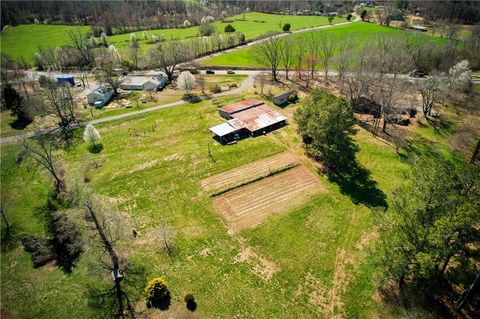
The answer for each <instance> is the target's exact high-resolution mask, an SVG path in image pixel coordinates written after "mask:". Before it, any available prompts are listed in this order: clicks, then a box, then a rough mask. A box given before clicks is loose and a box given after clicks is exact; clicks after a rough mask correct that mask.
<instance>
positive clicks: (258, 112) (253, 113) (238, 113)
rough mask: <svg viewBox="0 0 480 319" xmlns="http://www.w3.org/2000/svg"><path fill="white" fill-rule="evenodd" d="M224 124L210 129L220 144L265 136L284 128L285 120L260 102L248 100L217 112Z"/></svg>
mask: <svg viewBox="0 0 480 319" xmlns="http://www.w3.org/2000/svg"><path fill="white" fill-rule="evenodd" d="M219 113H220V115H221V116H222V117H223V118H225V119H227V120H228V121H227V122H226V123H222V124H220V125H216V126H214V127H211V128H210V131H211V132H212V133H213V134H214V138H215V139H217V140H218V141H219V142H221V143H227V142H230V141H232V140H238V139H240V138H242V137H246V136H255V135H259V134H265V133H267V132H269V131H272V130H275V129H277V128H280V127H282V126H284V125H285V124H286V122H287V118H286V117H285V116H283V115H282V114H280V113H278V112H277V111H275V110H274V109H272V108H271V107H268V106H266V105H265V104H263V102H261V101H255V100H248V101H243V102H239V103H234V104H230V105H227V106H225V107H223V108H221V109H220V110H219Z"/></svg>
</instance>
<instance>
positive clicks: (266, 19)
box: [0, 12, 345, 63]
mask: <svg viewBox="0 0 480 319" xmlns="http://www.w3.org/2000/svg"><path fill="white" fill-rule="evenodd" d="M226 21H227V22H221V21H217V22H215V23H214V25H215V27H216V29H217V31H218V32H219V33H221V34H223V35H225V32H224V30H225V26H226V25H228V24H231V25H232V26H233V27H234V28H235V30H236V33H242V34H244V35H245V37H246V39H247V40H250V39H253V38H256V37H259V36H261V35H264V34H267V33H269V32H272V31H273V32H282V26H283V24H285V23H290V24H291V30H298V29H304V28H308V27H313V26H320V25H326V24H328V19H327V18H326V17H321V16H292V15H280V14H268V13H260V12H249V13H246V14H245V20H244V15H243V14H240V15H236V16H233V17H229V18H227V19H226ZM339 21H340V22H343V21H345V19H344V18H338V17H336V18H335V19H334V23H337V22H339ZM71 30H81V31H83V32H88V31H89V30H90V27H88V26H66V25H41V24H27V25H19V26H15V27H8V28H7V29H6V30H5V31H4V32H3V33H2V36H1V38H0V39H1V40H0V41H1V42H0V43H1V52H3V53H5V54H8V55H10V56H11V57H12V58H14V59H16V60H20V59H21V58H23V59H24V60H25V62H26V63H32V55H33V53H35V52H36V51H37V50H38V47H39V46H44V47H57V46H61V45H65V44H68V43H69V42H70V40H69V38H68V32H69V31H71ZM146 31H147V34H148V37H147V39H144V38H143V31H137V32H133V33H135V35H136V36H137V39H138V43H139V44H140V51H141V52H142V53H143V54H145V53H146V52H147V51H148V49H149V48H150V47H152V46H153V44H148V43H147V42H148V41H149V40H150V38H151V36H152V35H154V34H155V35H157V36H163V38H164V39H165V40H167V41H169V40H171V39H186V38H190V37H196V36H198V35H199V32H198V26H194V27H189V28H170V29H154V30H146ZM108 43H109V44H111V45H114V46H115V47H116V48H117V49H119V50H120V52H121V53H122V54H127V53H128V46H129V44H130V33H125V34H119V35H113V36H110V37H108ZM127 56H128V55H125V57H124V58H127Z"/></svg>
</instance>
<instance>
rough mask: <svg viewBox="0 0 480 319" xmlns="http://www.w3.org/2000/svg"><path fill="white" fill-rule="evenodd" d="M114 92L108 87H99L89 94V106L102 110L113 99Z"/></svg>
mask: <svg viewBox="0 0 480 319" xmlns="http://www.w3.org/2000/svg"><path fill="white" fill-rule="evenodd" d="M112 95H113V90H112V89H111V88H110V87H108V86H99V87H97V88H95V89H93V90H90V91H89V92H88V93H87V101H88V104H90V105H93V106H95V108H97V109H99V108H102V107H103V106H104V105H105V104H106V103H107V102H108V101H110V99H111V98H112Z"/></svg>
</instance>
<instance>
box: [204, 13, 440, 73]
mask: <svg viewBox="0 0 480 319" xmlns="http://www.w3.org/2000/svg"><path fill="white" fill-rule="evenodd" d="M311 32H316V33H323V32H325V33H326V34H327V35H328V36H331V37H335V38H337V39H338V41H342V37H346V36H353V37H354V38H355V40H357V41H359V43H360V45H361V46H363V45H368V41H369V39H371V37H372V36H374V35H376V34H402V33H403V32H407V31H402V30H399V29H394V28H389V27H384V26H380V25H378V24H373V23H366V22H355V23H351V24H346V25H341V26H335V27H332V28H325V29H322V30H316V31H311ZM303 35H304V34H294V35H292V37H293V39H297V38H298V37H300V36H303ZM427 38H428V39H431V40H432V41H435V42H437V43H444V42H445V41H446V40H444V39H442V38H439V37H433V36H430V37H429V36H427ZM252 50H253V46H249V47H245V48H242V49H239V50H236V51H234V52H230V53H226V54H220V55H217V56H215V57H212V58H209V59H206V60H204V61H202V64H203V65H208V66H234V67H258V66H259V65H258V64H257V62H256V61H255V60H254V58H253V56H252Z"/></svg>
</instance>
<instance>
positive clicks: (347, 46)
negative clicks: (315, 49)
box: [335, 37, 354, 92]
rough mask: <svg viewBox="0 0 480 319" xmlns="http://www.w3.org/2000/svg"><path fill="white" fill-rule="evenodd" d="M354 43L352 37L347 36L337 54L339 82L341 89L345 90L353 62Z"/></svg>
mask: <svg viewBox="0 0 480 319" xmlns="http://www.w3.org/2000/svg"><path fill="white" fill-rule="evenodd" d="M353 50H354V43H353V39H352V38H351V37H346V38H344V39H342V41H341V42H340V43H339V45H338V53H337V55H336V56H335V62H336V66H337V72H338V82H339V85H340V90H341V91H342V92H343V85H344V81H345V77H346V76H347V72H348V70H350V67H351V65H352V62H353Z"/></svg>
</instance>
